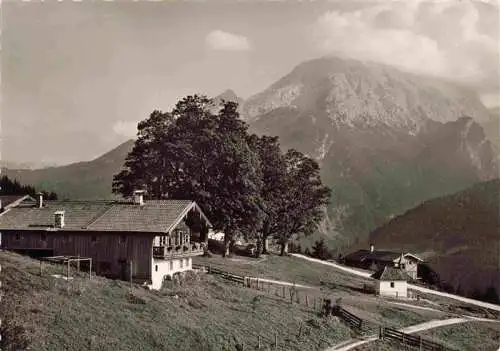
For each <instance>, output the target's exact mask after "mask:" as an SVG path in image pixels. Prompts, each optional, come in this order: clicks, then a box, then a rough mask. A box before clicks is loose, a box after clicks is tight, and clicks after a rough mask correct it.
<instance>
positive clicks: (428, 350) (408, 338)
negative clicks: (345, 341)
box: [379, 327, 455, 351]
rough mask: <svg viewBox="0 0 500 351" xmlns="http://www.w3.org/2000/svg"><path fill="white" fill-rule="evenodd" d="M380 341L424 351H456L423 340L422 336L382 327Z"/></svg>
mask: <svg viewBox="0 0 500 351" xmlns="http://www.w3.org/2000/svg"><path fill="white" fill-rule="evenodd" d="M379 333H380V334H379V338H380V339H388V340H390V341H396V342H399V343H401V344H403V345H405V347H406V346H410V347H415V348H418V349H419V350H422V351H455V350H454V349H451V348H448V347H445V346H443V345H440V344H438V343H435V342H433V341H430V340H427V339H424V338H422V337H421V336H416V335H411V334H406V333H403V332H400V331H398V330H396V329H393V328H387V327H380V332H379Z"/></svg>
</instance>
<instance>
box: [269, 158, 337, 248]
mask: <svg viewBox="0 0 500 351" xmlns="http://www.w3.org/2000/svg"><path fill="white" fill-rule="evenodd" d="M285 164H286V177H285V178H284V180H283V181H284V187H283V188H284V189H286V191H285V192H284V193H283V204H282V205H281V206H280V209H279V210H278V215H277V216H278V218H279V219H280V220H279V222H278V223H277V225H278V228H277V229H276V230H277V238H278V240H279V243H280V245H281V255H284V254H286V253H288V242H289V240H290V239H291V238H293V237H294V236H297V235H305V236H307V235H310V234H313V233H314V232H315V231H316V230H318V223H319V222H320V221H321V220H322V219H323V217H324V215H325V207H326V205H328V203H329V201H330V196H331V189H330V188H328V187H326V186H324V185H323V183H322V181H321V176H320V168H319V165H318V163H317V162H316V161H314V160H313V159H311V158H309V157H306V156H305V155H304V154H302V153H300V152H298V151H296V150H293V149H291V150H288V151H287V153H286V154H285Z"/></svg>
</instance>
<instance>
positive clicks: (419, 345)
mask: <svg viewBox="0 0 500 351" xmlns="http://www.w3.org/2000/svg"><path fill="white" fill-rule="evenodd" d="M418 349H419V350H420V351H422V336H419V337H418Z"/></svg>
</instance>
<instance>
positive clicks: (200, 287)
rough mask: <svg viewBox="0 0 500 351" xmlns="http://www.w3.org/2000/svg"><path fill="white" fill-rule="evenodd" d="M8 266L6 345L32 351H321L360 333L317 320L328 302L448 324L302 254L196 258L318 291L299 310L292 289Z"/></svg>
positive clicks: (374, 319)
mask: <svg viewBox="0 0 500 351" xmlns="http://www.w3.org/2000/svg"><path fill="white" fill-rule="evenodd" d="M0 263H1V265H2V289H3V291H4V293H5V296H4V299H3V303H2V305H1V306H0V309H1V310H0V313H1V314H2V316H5V317H4V318H3V320H2V327H3V328H4V330H2V334H3V335H4V338H5V339H7V340H9V338H12V333H11V334H10V336H9V331H11V332H12V331H14V334H17V337H18V338H19V336H22V335H25V336H26V337H27V338H28V339H29V340H30V344H31V346H32V349H35V350H41V351H44V350H89V349H92V350H125V351H126V350H181V351H182V350H195V351H196V350H237V348H236V345H237V344H244V345H245V348H244V349H245V350H254V349H256V347H257V342H258V341H257V340H258V335H260V336H261V338H262V339H261V340H262V347H263V348H264V349H266V347H267V346H269V345H271V344H273V343H274V337H275V333H277V337H278V350H308V351H310V350H322V349H325V348H326V347H329V346H332V345H335V344H338V343H340V342H342V341H344V340H348V339H350V338H351V337H352V336H353V333H352V331H351V330H350V329H349V328H348V327H347V326H346V325H345V324H343V323H342V322H341V321H339V320H338V319H337V318H322V317H320V316H319V314H318V311H319V310H320V305H321V299H323V298H331V299H332V302H333V303H335V302H336V301H340V303H341V304H342V306H343V307H344V308H345V309H346V310H348V311H350V312H352V313H354V314H356V315H358V316H359V317H361V318H363V319H365V320H366V321H367V322H368V323H372V324H373V325H376V324H383V325H386V326H393V327H404V326H409V325H412V324H416V323H421V322H425V321H428V320H431V319H441V318H446V317H447V314H446V313H444V312H434V311H421V310H412V309H411V308H405V307H401V306H395V305H393V304H391V302H390V301H386V300H383V299H379V298H376V297H374V296H373V295H372V294H367V293H364V292H363V291H362V289H360V288H361V287H362V286H363V284H365V283H366V282H367V280H364V279H362V278H356V277H352V276H350V275H348V274H346V273H343V272H338V271H337V270H334V269H332V268H331V267H328V266H325V265H321V264H315V263H311V262H307V261H304V260H301V259H298V258H294V257H279V256H275V255H269V256H267V257H265V260H256V259H248V258H245V257H241V256H237V257H233V258H225V259H224V258H221V257H220V256H213V257H211V258H206V257H197V258H196V259H195V260H194V263H198V264H210V265H211V266H212V267H217V268H219V269H223V270H225V271H230V272H232V273H235V274H241V275H251V276H259V277H267V278H270V279H276V280H284V281H295V282H296V283H297V284H304V285H312V286H313V288H312V289H298V291H299V297H300V301H298V302H297V301H296V300H295V299H294V303H293V304H292V303H290V298H289V295H288V294H289V289H287V288H285V291H286V294H285V298H283V297H282V296H278V295H281V291H282V287H278V286H275V285H265V286H264V288H263V289H262V290H257V289H254V288H248V287H243V286H241V285H237V284H235V283H232V282H230V281H228V280H225V279H224V278H222V277H220V276H217V275H209V274H203V273H201V272H200V273H194V272H192V273H190V274H188V276H187V278H186V279H185V280H184V282H183V283H182V285H178V284H174V283H173V282H170V281H167V282H166V283H165V286H164V287H163V289H162V290H160V291H148V290H145V289H143V288H140V287H138V286H134V287H130V285H129V284H127V283H126V282H122V281H114V280H109V279H105V278H102V277H93V279H92V280H89V279H88V274H87V275H85V274H84V273H80V275H77V276H76V277H75V279H74V280H72V281H70V283H69V284H68V283H67V282H66V281H65V280H62V279H60V278H54V277H52V276H51V274H62V275H64V274H65V268H64V267H62V266H58V265H44V272H43V275H42V276H40V270H39V262H38V261H36V260H32V259H29V258H27V257H24V256H20V255H17V254H14V253H10V252H0ZM68 287H69V288H68ZM305 295H307V296H308V298H309V306H306V304H305ZM313 301H314V305H315V308H314V307H313ZM5 328H8V330H5ZM15 328H17V329H15ZM5 349H6V350H8V348H5Z"/></svg>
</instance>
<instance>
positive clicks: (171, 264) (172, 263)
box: [170, 261, 174, 271]
mask: <svg viewBox="0 0 500 351" xmlns="http://www.w3.org/2000/svg"><path fill="white" fill-rule="evenodd" d="M170 270H171V271H173V270H174V261H170Z"/></svg>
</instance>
